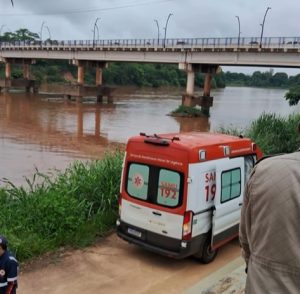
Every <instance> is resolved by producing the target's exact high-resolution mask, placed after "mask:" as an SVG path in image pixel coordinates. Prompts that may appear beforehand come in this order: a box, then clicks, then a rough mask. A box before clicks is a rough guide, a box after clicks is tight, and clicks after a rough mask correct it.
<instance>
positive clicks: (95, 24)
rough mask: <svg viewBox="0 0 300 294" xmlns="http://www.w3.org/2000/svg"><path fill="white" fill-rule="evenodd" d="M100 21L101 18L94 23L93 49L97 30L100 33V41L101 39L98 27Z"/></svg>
mask: <svg viewBox="0 0 300 294" xmlns="http://www.w3.org/2000/svg"><path fill="white" fill-rule="evenodd" d="M99 19H100V17H97V18H96V20H95V23H94V29H93V48H94V47H95V33H96V28H97V31H98V39H99V27H98V25H97V22H98V20H99Z"/></svg>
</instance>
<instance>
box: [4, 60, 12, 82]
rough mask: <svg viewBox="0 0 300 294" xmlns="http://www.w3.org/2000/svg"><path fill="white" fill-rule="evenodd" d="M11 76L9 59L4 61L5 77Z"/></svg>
mask: <svg viewBox="0 0 300 294" xmlns="http://www.w3.org/2000/svg"><path fill="white" fill-rule="evenodd" d="M10 77H11V63H10V62H9V61H6V62H5V78H6V79H8V80H9V79H10Z"/></svg>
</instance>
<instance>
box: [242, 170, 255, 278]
mask: <svg viewBox="0 0 300 294" xmlns="http://www.w3.org/2000/svg"><path fill="white" fill-rule="evenodd" d="M254 174H255V169H254V170H253V171H252V173H251V176H250V178H249V181H248V182H247V184H246V186H245V191H244V200H243V206H242V211H241V222H240V231H239V239H240V245H241V247H242V256H243V258H244V260H245V262H246V272H247V268H248V261H249V258H250V254H251V251H250V247H249V237H250V228H251V211H250V209H251V205H250V203H251V184H252V181H253V175H254Z"/></svg>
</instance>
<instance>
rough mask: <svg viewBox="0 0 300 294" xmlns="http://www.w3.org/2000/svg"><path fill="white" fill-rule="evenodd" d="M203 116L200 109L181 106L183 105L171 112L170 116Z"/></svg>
mask: <svg viewBox="0 0 300 294" xmlns="http://www.w3.org/2000/svg"><path fill="white" fill-rule="evenodd" d="M203 115H204V114H203V112H202V111H201V109H200V108H196V107H189V106H183V105H180V106H178V108H177V109H175V110H174V111H172V112H171V116H182V117H199V116H203Z"/></svg>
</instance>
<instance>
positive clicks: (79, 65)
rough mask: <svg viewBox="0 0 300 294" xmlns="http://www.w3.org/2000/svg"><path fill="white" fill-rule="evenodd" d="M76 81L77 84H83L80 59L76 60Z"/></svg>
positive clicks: (82, 69)
mask: <svg viewBox="0 0 300 294" xmlns="http://www.w3.org/2000/svg"><path fill="white" fill-rule="evenodd" d="M77 83H78V84H79V85H83V84H84V64H83V62H81V61H78V65H77Z"/></svg>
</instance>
